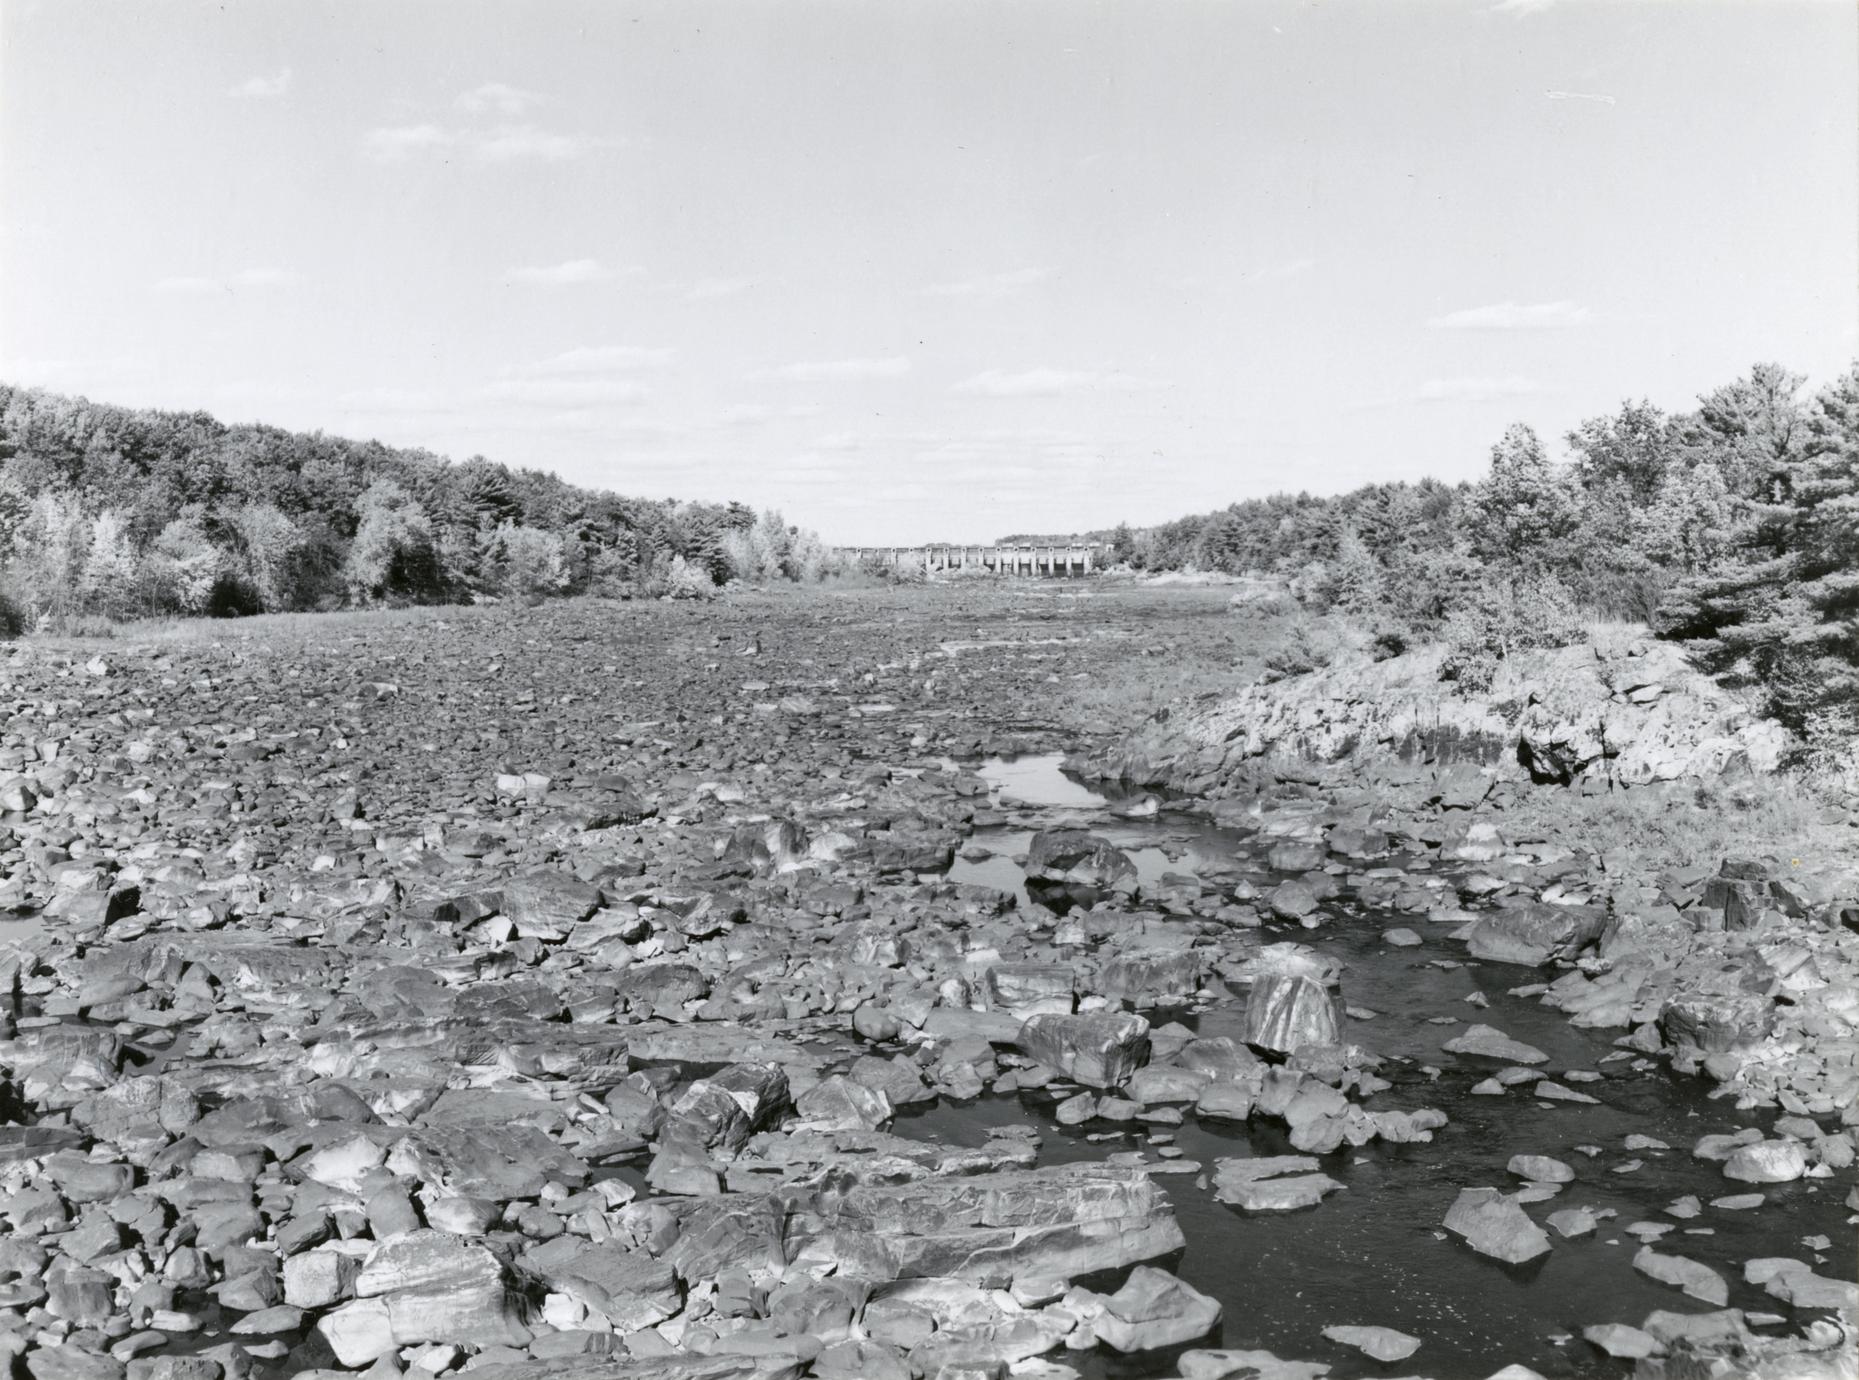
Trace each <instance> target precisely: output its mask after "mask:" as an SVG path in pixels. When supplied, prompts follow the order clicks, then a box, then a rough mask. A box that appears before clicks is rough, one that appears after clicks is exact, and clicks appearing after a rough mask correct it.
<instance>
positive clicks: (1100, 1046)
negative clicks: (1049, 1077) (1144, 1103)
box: [1015, 1012, 1149, 1088]
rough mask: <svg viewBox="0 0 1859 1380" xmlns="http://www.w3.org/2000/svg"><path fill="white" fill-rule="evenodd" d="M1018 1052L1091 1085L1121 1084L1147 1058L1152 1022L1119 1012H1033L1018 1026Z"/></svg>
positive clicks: (1118, 1086)
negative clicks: (1073, 1013)
mask: <svg viewBox="0 0 1859 1380" xmlns="http://www.w3.org/2000/svg"><path fill="white" fill-rule="evenodd" d="M1015 1044H1016V1045H1017V1046H1018V1047H1019V1049H1020V1052H1021V1053H1022V1054H1024V1055H1026V1056H1027V1057H1028V1058H1030V1059H1037V1060H1038V1061H1039V1062H1040V1063H1042V1064H1045V1065H1046V1066H1047V1067H1049V1068H1053V1069H1057V1070H1058V1071H1059V1072H1060V1073H1061V1074H1063V1075H1064V1076H1065V1077H1067V1078H1070V1079H1072V1080H1073V1081H1074V1082H1078V1083H1083V1084H1084V1085H1085V1086H1087V1087H1092V1088H1120V1087H1122V1086H1123V1084H1124V1083H1125V1082H1126V1081H1127V1080H1128V1079H1129V1076H1130V1075H1131V1074H1132V1073H1134V1072H1135V1071H1136V1070H1137V1069H1139V1068H1141V1067H1142V1066H1143V1065H1144V1064H1146V1063H1148V1062H1149V1022H1148V1021H1146V1020H1144V1019H1143V1018H1142V1017H1141V1016H1135V1015H1129V1014H1125V1013H1121V1012H1098V1013H1093V1014H1089V1015H1080V1016H1059V1015H1048V1016H1034V1017H1033V1018H1032V1019H1031V1020H1029V1021H1027V1022H1026V1024H1024V1025H1023V1026H1021V1027H1020V1033H1019V1035H1018V1037H1017V1038H1016V1040H1015Z"/></svg>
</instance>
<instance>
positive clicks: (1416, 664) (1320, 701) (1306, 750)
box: [1113, 632, 1790, 788]
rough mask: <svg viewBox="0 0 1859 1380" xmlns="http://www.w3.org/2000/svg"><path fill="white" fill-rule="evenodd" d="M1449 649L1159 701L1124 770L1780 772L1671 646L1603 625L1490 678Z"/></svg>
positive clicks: (1125, 750)
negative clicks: (1263, 765) (1397, 764)
mask: <svg viewBox="0 0 1859 1380" xmlns="http://www.w3.org/2000/svg"><path fill="white" fill-rule="evenodd" d="M1445 657H1446V649H1445V648H1444V647H1428V648H1423V649H1421V650H1419V651H1414V652H1409V653H1406V654H1404V655H1402V656H1398V657H1394V658H1392V659H1390V660H1387V661H1379V662H1378V661H1373V660H1371V659H1370V658H1369V657H1368V656H1367V655H1366V654H1364V653H1359V652H1357V653H1350V654H1347V655H1346V656H1344V657H1343V658H1341V659H1339V660H1338V661H1337V662H1336V663H1334V664H1332V665H1330V666H1328V667H1325V668H1323V669H1321V670H1317V671H1312V672H1309V673H1307V674H1304V675H1299V676H1292V677H1288V678H1285V679H1281V680H1276V681H1271V682H1269V683H1260V684H1256V685H1252V686H1249V687H1247V688H1246V689H1244V690H1241V691H1240V692H1238V693H1237V694H1234V695H1231V696H1228V697H1224V698H1219V699H1215V700H1212V701H1203V702H1200V703H1197V704H1195V705H1193V706H1190V707H1187V708H1185V709H1181V708H1177V709H1172V710H1165V711H1162V712H1161V713H1160V714H1158V716H1157V718H1156V719H1155V720H1153V721H1151V722H1150V723H1149V724H1147V725H1146V726H1145V727H1144V728H1143V729H1142V731H1141V732H1139V733H1137V734H1136V735H1134V736H1133V737H1132V738H1131V739H1130V741H1129V742H1128V743H1127V744H1125V745H1124V746H1123V747H1122V748H1121V749H1120V750H1119V751H1118V753H1117V754H1116V756H1115V758H1114V759H1113V760H1114V765H1115V774H1117V775H1121V776H1123V777H1124V778H1126V779H1128V780H1131V781H1136V782H1141V783H1144V784H1177V785H1182V786H1183V787H1185V788H1204V787H1206V786H1207V785H1209V784H1212V783H1214V782H1217V781H1218V780H1219V779H1220V778H1221V777H1223V776H1225V775H1229V774H1231V772H1232V771H1233V770H1235V769H1236V768H1238V767H1240V766H1242V765H1244V764H1246V763H1248V762H1251V761H1254V760H1256V759H1258V758H1262V757H1271V758H1291V759H1304V760H1308V761H1313V762H1339V761H1343V760H1350V761H1355V762H1368V761H1403V762H1427V763H1440V764H1451V763H1455V762H1471V763H1475V764H1478V765H1482V766H1488V767H1491V768H1492V769H1494V770H1495V771H1496V772H1497V773H1498V774H1500V775H1502V776H1506V777H1516V778H1524V779H1533V780H1537V781H1544V782H1555V783H1559V784H1569V783H1572V782H1576V781H1585V780H1591V779H1592V780H1605V781H1608V782H1613V783H1618V784H1621V785H1629V786H1631V785H1643V784H1646V783H1649V782H1659V781H1677V780H1686V779H1706V778H1714V777H1720V776H1723V775H1725V774H1726V773H1734V772H1737V771H1744V772H1770V771H1773V770H1775V769H1776V767H1777V766H1778V765H1780V763H1781V761H1782V759H1783V757H1784V756H1785V755H1786V753H1787V751H1788V748H1789V746H1790V740H1789V736H1788V733H1787V731H1786V730H1785V729H1783V728H1782V727H1781V726H1780V725H1778V724H1776V723H1774V722H1772V721H1769V720H1765V719H1762V718H1760V717H1759V716H1757V715H1756V714H1754V713H1753V712H1752V711H1751V710H1750V709H1749V707H1748V706H1746V705H1745V704H1743V703H1742V702H1741V701H1739V700H1738V699H1737V698H1736V697H1735V696H1734V695H1732V694H1731V693H1730V692H1729V691H1727V690H1725V689H1724V688H1722V687H1721V686H1719V685H1718V684H1717V683H1716V682H1715V681H1713V680H1712V679H1711V678H1710V677H1708V676H1706V675H1704V674H1703V673H1702V672H1700V671H1698V670H1697V669H1696V668H1695V667H1693V666H1692V665H1691V664H1690V663H1689V662H1688V661H1687V660H1686V659H1685V657H1684V654H1683V653H1682V652H1681V651H1679V650H1678V649H1677V648H1676V647H1674V646H1672V645H1671V644H1669V643H1661V642H1655V641H1652V640H1650V639H1647V638H1644V637H1633V636H1629V635H1627V634H1624V633H1618V632H1607V633H1603V634H1601V635H1598V636H1596V637H1595V638H1594V639H1592V640H1591V641H1588V642H1585V643H1583V644H1581V645H1579V646H1574V647H1564V648H1560V649H1558V650H1555V651H1543V652H1522V653H1518V654H1516V655H1514V656H1512V657H1509V658H1507V659H1505V660H1503V661H1501V662H1500V663H1499V664H1498V671H1497V674H1496V676H1495V677H1494V679H1493V681H1492V684H1491V687H1490V689H1489V690H1486V691H1483V692H1477V693H1466V692H1464V691H1463V690H1461V689H1460V688H1459V687H1457V686H1455V685H1454V684H1453V683H1452V682H1450V681H1442V680H1441V679H1440V669H1441V665H1442V663H1443V661H1444V660H1445Z"/></svg>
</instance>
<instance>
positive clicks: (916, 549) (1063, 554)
mask: <svg viewBox="0 0 1859 1380" xmlns="http://www.w3.org/2000/svg"><path fill="white" fill-rule="evenodd" d="M1107 549H1108V548H1106V547H1104V546H1101V545H1098V544H1096V543H1091V542H1079V543H1074V544H1071V545H1067V546H1050V545H1046V546H842V547H839V548H838V550H839V553H840V554H841V555H842V556H850V557H852V558H853V559H854V560H859V561H880V562H882V563H884V564H886V565H890V566H893V567H896V568H898V569H906V570H925V571H939V570H985V571H988V572H990V573H992V574H995V575H1089V574H1091V573H1092V572H1094V571H1096V570H1099V569H1101V568H1102V567H1103V566H1104V565H1105V563H1106V562H1105V560H1104V556H1105V552H1106V551H1107Z"/></svg>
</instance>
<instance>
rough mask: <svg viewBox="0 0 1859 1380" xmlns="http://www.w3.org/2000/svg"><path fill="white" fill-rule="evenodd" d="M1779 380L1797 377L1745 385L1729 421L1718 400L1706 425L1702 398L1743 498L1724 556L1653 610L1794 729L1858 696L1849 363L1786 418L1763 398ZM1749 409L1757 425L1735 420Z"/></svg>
mask: <svg viewBox="0 0 1859 1380" xmlns="http://www.w3.org/2000/svg"><path fill="white" fill-rule="evenodd" d="M1757 372H1758V375H1760V374H1761V371H1760V370H1758V371H1757ZM1788 380H1793V384H1792V386H1798V384H1799V380H1798V379H1796V378H1795V377H1794V376H1793V375H1787V376H1786V378H1784V379H1782V380H1780V381H1779V382H1778V381H1776V380H1774V379H1770V380H1769V383H1768V385H1767V386H1764V387H1762V388H1759V389H1757V390H1755V391H1754V392H1753V393H1750V392H1749V391H1748V390H1745V391H1744V393H1743V395H1742V396H1743V398H1744V400H1745V401H1746V402H1747V401H1748V400H1749V399H1750V398H1752V397H1753V399H1754V401H1755V403H1756V406H1755V407H1754V408H1746V409H1744V410H1742V411H1740V412H1737V413H1735V414H1734V416H1735V417H1737V418H1738V419H1739V420H1738V424H1737V425H1734V426H1726V425H1724V424H1723V422H1722V418H1723V416H1724V415H1726V414H1725V413H1724V411H1723V409H1722V408H1721V407H1718V408H1717V409H1716V411H1717V416H1718V421H1716V422H1710V421H1709V420H1708V415H1709V414H1710V413H1711V411H1712V408H1711V407H1709V406H1707V409H1706V413H1707V423H1706V424H1707V426H1709V427H1710V429H1711V430H1712V432H1713V433H1714V434H1716V435H1717V436H1718V437H1719V438H1720V442H1721V444H1720V447H1719V453H1720V454H1721V455H1722V456H1723V457H1724V459H1725V462H1726V463H1727V464H1728V465H1729V466H1731V468H1732V470H1733V472H1734V473H1736V474H1737V475H1738V476H1739V477H1740V478H1741V479H1742V480H1743V482H1744V484H1745V485H1746V486H1747V488H1746V494H1747V496H1746V497H1745V498H1744V499H1743V500H1742V503H1741V511H1740V515H1739V519H1738V521H1737V524H1736V526H1735V528H1734V530H1733V531H1732V532H1731V534H1730V536H1729V541H1728V547H1729V550H1728V552H1727V554H1726V557H1725V559H1724V560H1723V561H1722V562H1721V563H1719V564H1717V565H1715V566H1713V567H1707V568H1706V569H1705V570H1704V571H1703V572H1702V573H1700V574H1699V575H1697V576H1695V577H1693V578H1692V579H1689V580H1687V581H1684V582H1683V583H1681V584H1680V585H1679V586H1678V587H1677V588H1675V589H1674V590H1673V591H1672V594H1671V595H1670V596H1669V598H1668V599H1667V601H1666V604H1665V606H1664V607H1663V608H1662V609H1661V611H1660V615H1661V622H1662V631H1664V632H1665V633H1666V635H1667V636H1674V637H1681V638H1684V639H1685V640H1686V641H1687V642H1688V643H1689V644H1690V646H1691V648H1692V649H1693V651H1694V652H1695V654H1696V655H1697V656H1698V658H1699V660H1700V661H1701V663H1702V664H1703V665H1704V666H1705V667H1706V668H1707V669H1710V670H1712V671H1715V672H1717V673H1719V674H1723V675H1726V676H1729V677H1731V678H1734V679H1735V680H1737V681H1740V682H1742V683H1745V684H1749V685H1755V686H1760V687H1762V688H1763V690H1764V692H1765V693H1766V695H1767V697H1768V700H1769V704H1768V708H1769V709H1770V710H1771V711H1772V712H1773V713H1775V714H1776V715H1777V716H1779V717H1780V718H1781V719H1782V720H1783V721H1784V722H1786V723H1788V724H1789V725H1790V726H1791V727H1794V728H1797V729H1799V728H1804V727H1806V726H1807V725H1808V723H1809V721H1810V720H1811V719H1812V718H1813V717H1814V716H1815V715H1816V714H1818V713H1819V712H1821V711H1822V710H1823V709H1824V708H1826V707H1827V706H1832V705H1841V704H1845V705H1851V704H1853V703H1855V702H1859V573H1856V572H1859V368H1856V369H1855V370H1853V371H1851V372H1849V373H1848V374H1847V375H1846V376H1845V377H1844V378H1842V379H1840V380H1839V381H1838V382H1836V383H1834V384H1833V385H1832V386H1830V387H1829V388H1827V389H1826V390H1825V391H1823V392H1822V393H1821V394H1820V396H1819V397H1818V398H1816V399H1815V401H1814V403H1813V405H1812V406H1811V407H1809V408H1798V407H1797V408H1795V409H1794V413H1795V414H1796V415H1787V414H1784V413H1783V412H1782V411H1781V410H1780V409H1779V408H1778V407H1777V406H1775V405H1774V400H1775V397H1776V396H1777V394H1776V389H1777V388H1778V387H1779V386H1780V385H1781V384H1783V383H1787V381H1788ZM1736 387H1738V386H1735V385H1733V388H1736ZM1730 391H1731V390H1720V392H1719V395H1713V396H1714V397H1721V395H1722V394H1724V393H1728V392H1730ZM1707 402H1708V400H1707ZM1751 415H1753V416H1755V417H1756V418H1757V419H1758V420H1759V422H1760V423H1761V425H1760V426H1754V427H1751V426H1744V425H1742V421H1744V420H1747V418H1748V417H1750V416H1751Z"/></svg>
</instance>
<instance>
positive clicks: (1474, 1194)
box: [1443, 1188, 1549, 1265]
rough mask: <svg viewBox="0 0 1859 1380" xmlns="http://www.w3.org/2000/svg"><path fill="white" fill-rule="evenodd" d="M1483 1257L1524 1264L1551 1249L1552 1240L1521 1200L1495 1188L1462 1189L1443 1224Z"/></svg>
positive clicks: (1512, 1263)
mask: <svg viewBox="0 0 1859 1380" xmlns="http://www.w3.org/2000/svg"><path fill="white" fill-rule="evenodd" d="M1443 1225H1444V1226H1445V1228H1446V1230H1447V1231H1449V1232H1451V1233H1453V1234H1454V1235H1455V1236H1460V1237H1463V1238H1464V1239H1465V1244H1466V1245H1468V1246H1470V1247H1471V1248H1472V1249H1473V1250H1475V1251H1477V1252H1478V1253H1479V1254H1480V1255H1488V1256H1490V1257H1492V1259H1494V1260H1502V1261H1504V1262H1505V1263H1506V1264H1509V1265H1521V1264H1522V1263H1523V1262H1525V1261H1527V1260H1534V1259H1536V1257H1537V1256H1539V1255H1542V1254H1543V1253H1544V1252H1546V1251H1547V1250H1548V1249H1549V1237H1548V1235H1547V1233H1545V1232H1544V1231H1543V1229H1542V1228H1541V1227H1539V1226H1537V1225H1536V1223H1534V1222H1532V1221H1531V1220H1530V1219H1529V1217H1528V1216H1527V1215H1526V1214H1525V1212H1524V1210H1523V1209H1522V1208H1521V1207H1519V1206H1518V1204H1517V1200H1516V1199H1515V1198H1513V1197H1507V1196H1505V1195H1504V1194H1503V1193H1500V1192H1499V1191H1498V1190H1497V1189H1495V1188H1467V1189H1461V1190H1460V1192H1459V1196H1458V1198H1457V1199H1455V1200H1454V1201H1453V1204H1452V1207H1451V1209H1450V1210H1448V1212H1447V1213H1446V1220H1445V1222H1444V1224H1443Z"/></svg>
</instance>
